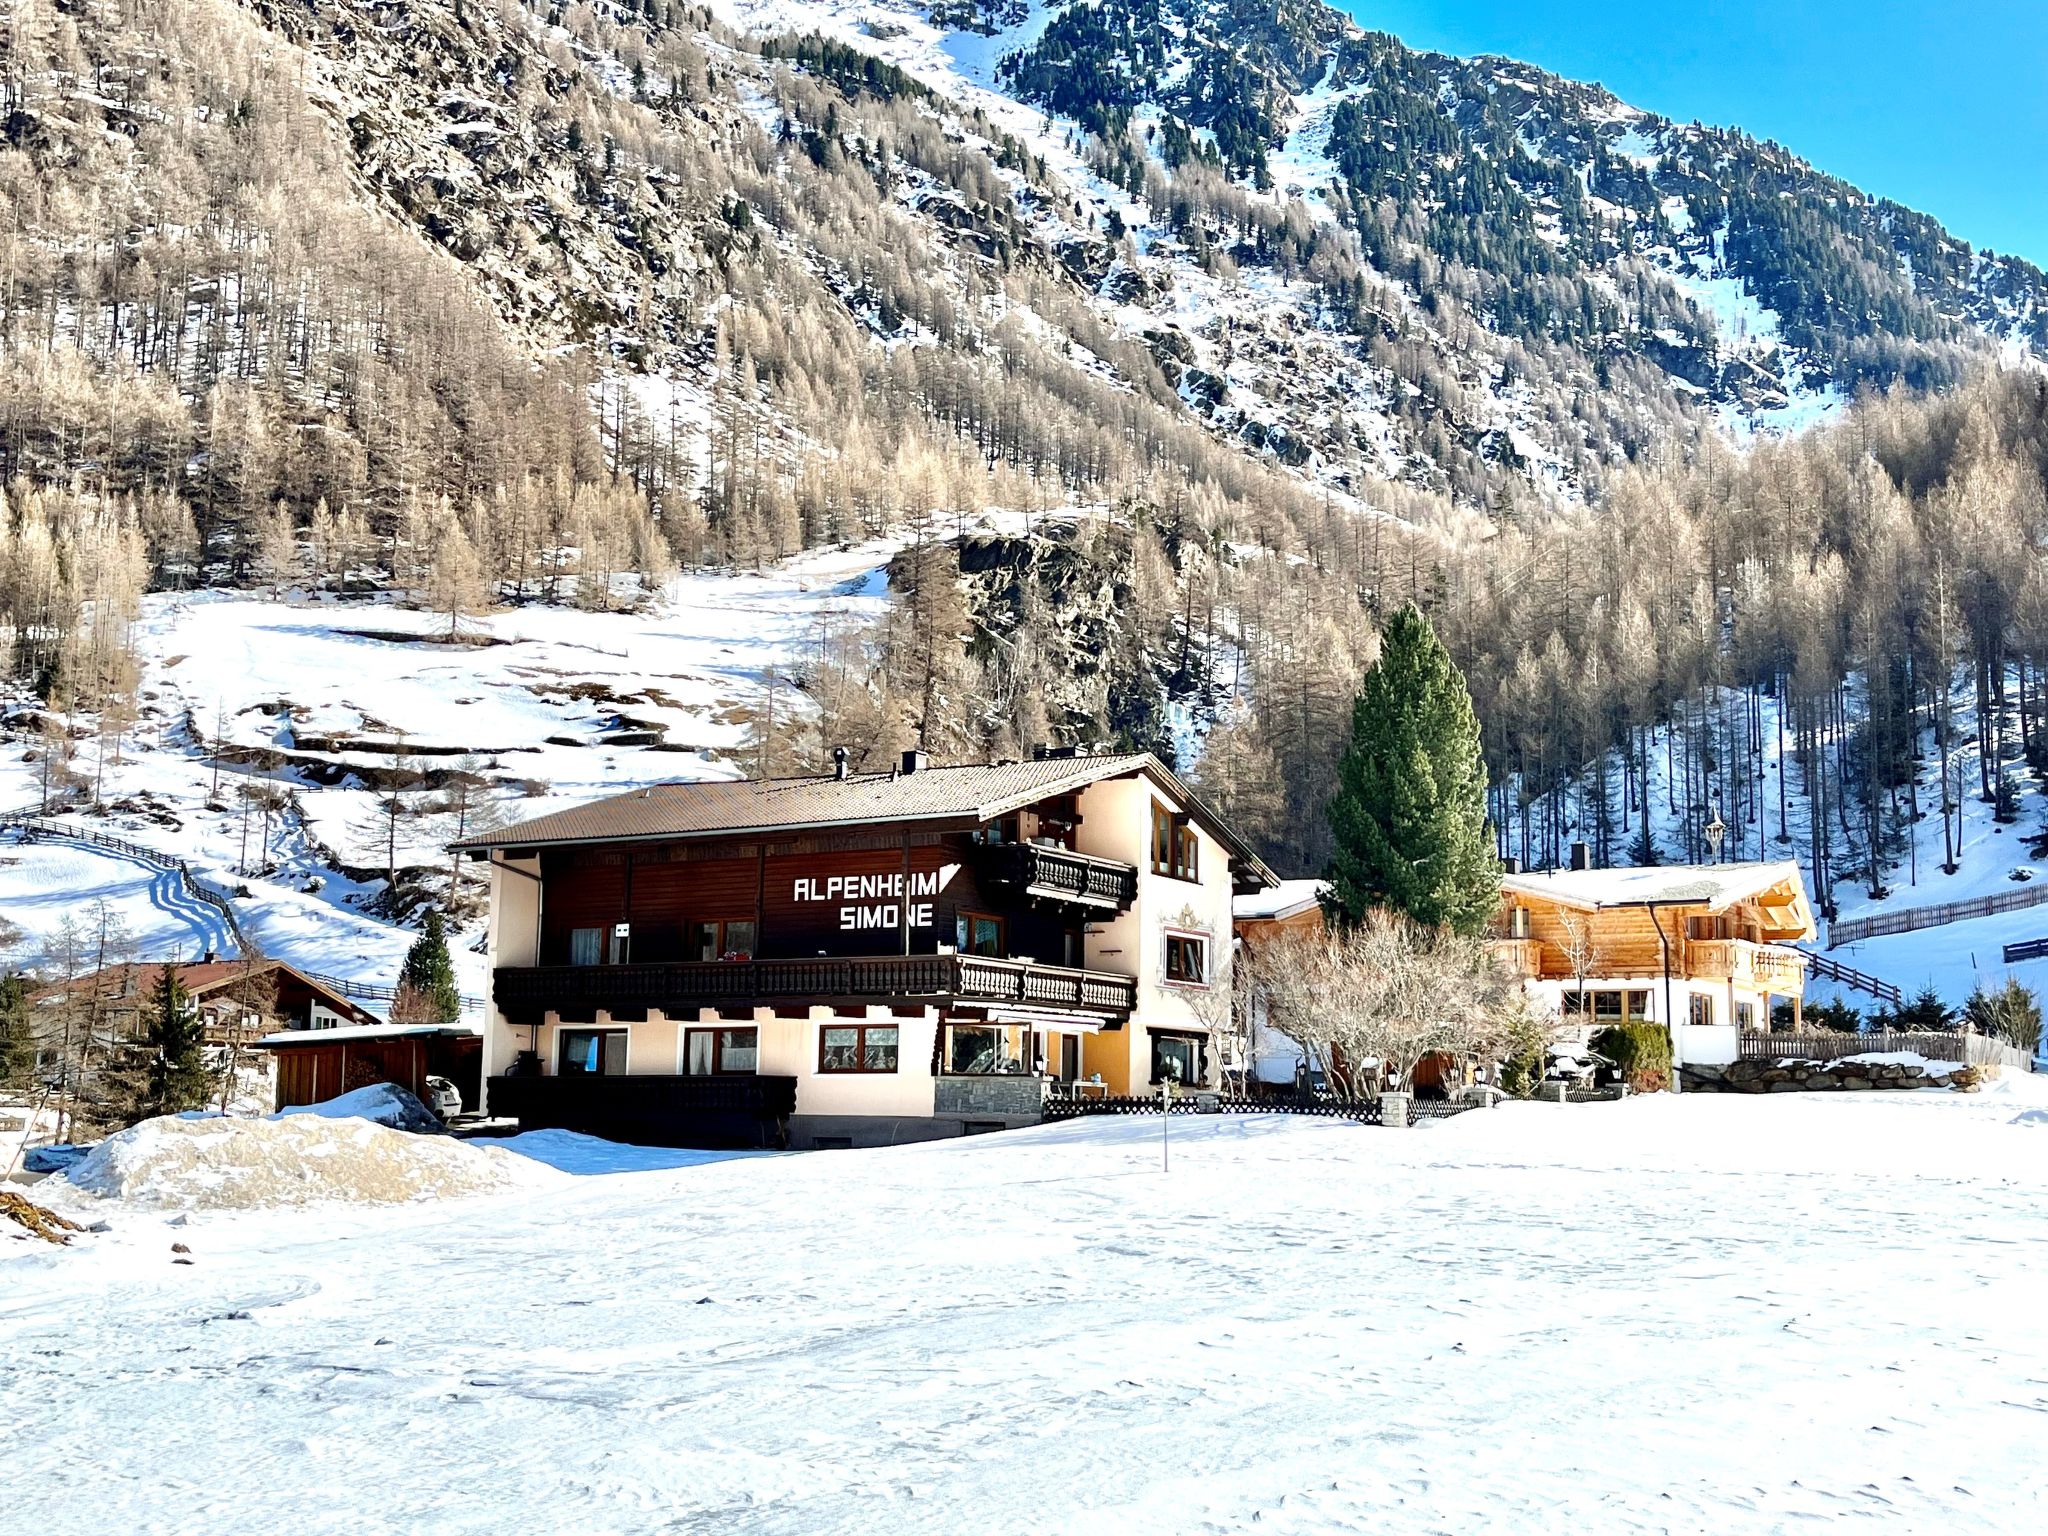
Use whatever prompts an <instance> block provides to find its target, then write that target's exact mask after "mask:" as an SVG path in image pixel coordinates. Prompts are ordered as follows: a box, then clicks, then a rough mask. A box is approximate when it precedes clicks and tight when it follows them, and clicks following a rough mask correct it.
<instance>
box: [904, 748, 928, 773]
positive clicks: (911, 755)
mask: <svg viewBox="0 0 2048 1536" xmlns="http://www.w3.org/2000/svg"><path fill="white" fill-rule="evenodd" d="M930 766H931V759H930V758H929V757H927V756H926V755H925V754H924V753H922V752H918V751H915V750H912V751H909V752H906V753H904V754H903V768H902V772H904V773H906V774H910V773H922V772H924V770H925V769H926V768H928V767H930Z"/></svg>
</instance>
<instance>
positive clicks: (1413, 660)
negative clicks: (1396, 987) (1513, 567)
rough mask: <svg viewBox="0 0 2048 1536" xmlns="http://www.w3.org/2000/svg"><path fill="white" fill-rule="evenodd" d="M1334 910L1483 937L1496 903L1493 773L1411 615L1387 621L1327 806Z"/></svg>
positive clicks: (1410, 611)
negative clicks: (1392, 915) (1490, 809)
mask: <svg viewBox="0 0 2048 1536" xmlns="http://www.w3.org/2000/svg"><path fill="white" fill-rule="evenodd" d="M1329 817H1330V830H1331V832H1332V834H1334V836H1335V840H1336V852H1335V854H1334V855H1333V857H1332V859H1331V864H1330V884H1331V887H1332V890H1331V905H1332V906H1333V907H1334V908H1335V909H1336V913H1337V915H1339V916H1341V917H1343V918H1345V919H1347V920H1349V921H1352V922H1356V921H1358V919H1360V918H1362V917H1363V916H1364V915H1365V914H1366V913H1367V912H1368V911H1369V910H1371V909H1372V908H1374V907H1384V908H1387V909H1389V910H1392V911H1395V912H1399V913H1402V914H1403V915H1405V916H1407V917H1411V918H1413V919H1414V920H1415V921H1417V922H1419V923H1423V924H1426V925H1428V926H1430V927H1433V928H1434V927H1449V928H1451V929H1452V930H1454V931H1455V932H1458V933H1462V934H1476V933H1478V932H1480V931H1481V930H1482V929H1483V928H1484V927H1485V926H1486V924H1487V922H1488V921H1489V920H1490V919H1491V918H1492V917H1493V915H1494V911H1495V909H1496V907H1497V906H1498V905H1499V902H1500V863H1499V861H1498V860H1497V859H1496V858H1495V857H1494V853H1493V841H1492V838H1491V836H1490V835H1489V834H1488V832H1487V827H1486V766H1485V763H1484V762H1483V761H1482V760H1481V758H1480V753H1479V720H1478V717H1477V716H1476V715H1474V714H1473V712H1472V696H1471V694H1470V693H1468V692H1467V691H1466V688H1465V679H1464V677H1463V676H1462V675H1460V673H1459V671H1458V669H1457V668H1456V667H1455V666H1454V665H1452V663H1451V658H1450V656H1449V655H1448V654H1447V653H1446V652H1445V650H1444V648H1443V645H1442V643H1441V642H1440V641H1438V639H1437V637H1436V631H1435V630H1433V629H1432V628H1431V627H1430V624H1429V621H1428V620H1427V619H1425V618H1424V617H1423V616H1422V614H1421V612H1420V611H1419V610H1418V609H1416V608H1415V607H1413V606H1412V605H1411V606H1409V607H1406V608H1403V609H1402V610H1401V611H1400V612H1399V613H1397V614H1395V615H1394V616H1393V618H1392V619H1391V620H1390V621H1388V624H1387V626H1386V629H1385V631H1384V632H1383V633H1382V634H1381V636H1380V659H1379V661H1378V663H1377V664H1376V665H1375V666H1374V667H1373V668H1372V670H1371V671H1370V672H1368V673H1366V675H1365V684H1364V687H1363V688H1362V689H1361V690H1360V692H1359V695H1358V699H1357V701H1356V702H1355V703H1354V704H1353V705H1352V710H1351V745H1350V746H1349V747H1348V748H1347V749H1346V750H1345V753H1344V758H1343V761H1342V762H1341V763H1340V764H1339V765H1338V769H1337V792H1336V794H1335V796H1334V797H1333V798H1332V799H1331V801H1330V810H1329Z"/></svg>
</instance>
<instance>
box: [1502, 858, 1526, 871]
mask: <svg viewBox="0 0 2048 1536" xmlns="http://www.w3.org/2000/svg"><path fill="white" fill-rule="evenodd" d="M1500 872H1501V873H1502V874H1504V875H1519V874H1520V873H1521V872H1522V861H1521V860H1520V859H1518V858H1516V857H1515V856H1514V855H1513V854H1509V855H1508V856H1507V857H1506V858H1504V859H1502V860H1501V861H1500Z"/></svg>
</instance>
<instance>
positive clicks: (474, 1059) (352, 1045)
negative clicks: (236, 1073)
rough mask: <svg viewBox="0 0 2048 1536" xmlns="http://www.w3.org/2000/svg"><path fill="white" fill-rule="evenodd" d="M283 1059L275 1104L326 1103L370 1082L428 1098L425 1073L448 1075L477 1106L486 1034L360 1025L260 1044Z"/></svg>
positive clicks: (293, 1033)
mask: <svg viewBox="0 0 2048 1536" xmlns="http://www.w3.org/2000/svg"><path fill="white" fill-rule="evenodd" d="M254 1043H255V1045H256V1046H257V1048H258V1049H260V1050H266V1051H269V1052H271V1053H272V1054H273V1055H274V1056H275V1057H276V1058H277V1108H279V1109H292V1108H295V1107H297V1106H299V1105H302V1104H324V1103H326V1102H327V1101H328V1100H329V1099H335V1098H339V1097H341V1095H342V1094H344V1093H349V1092H352V1091H353V1090H355V1089H357V1088H367V1087H369V1086H370V1085H371V1084H372V1083H396V1084H397V1085H398V1086H399V1087H401V1088H403V1089H405V1090H406V1091H407V1092H408V1093H410V1094H412V1095H413V1097H415V1098H417V1099H420V1100H422V1101H429V1095H428V1093H427V1079H428V1078H429V1077H445V1078H446V1079H448V1081H449V1082H451V1083H453V1084H454V1085H455V1088H456V1091H457V1092H459V1093H460V1094H461V1095H462V1104H463V1107H464V1108H465V1109H475V1108H476V1106H477V1097H478V1093H479V1090H480V1088H481V1087H482V1063H483V1035H482V1032H481V1031H480V1030H478V1029H477V1028H475V1027H474V1026H472V1025H467V1024H459V1023H458V1024H378V1023H374V1022H373V1023H369V1024H357V1025H343V1026H339V1027H337V1028H334V1029H286V1030H279V1031H278V1032H277V1033H275V1034H271V1035H265V1036H264V1037H263V1038H262V1039H261V1040H258V1041H256V1042H254Z"/></svg>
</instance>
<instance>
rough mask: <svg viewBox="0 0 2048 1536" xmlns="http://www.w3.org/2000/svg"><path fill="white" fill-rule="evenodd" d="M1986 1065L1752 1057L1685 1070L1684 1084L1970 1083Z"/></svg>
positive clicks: (1866, 1086) (1783, 1088) (1700, 1087)
mask: <svg viewBox="0 0 2048 1536" xmlns="http://www.w3.org/2000/svg"><path fill="white" fill-rule="evenodd" d="M1987 1070H1995V1069H1987V1068H1984V1067H1955V1068H1953V1069H1951V1070H1947V1071H1944V1070H1941V1069H1939V1068H1929V1067H1925V1066H1922V1065H1920V1064H1919V1063H1917V1062H1914V1063H1910V1064H1909V1063H1906V1062H1892V1061H1836V1062H1823V1061H1795V1060H1791V1059H1789V1058H1772V1057H1752V1058H1745V1059H1744V1060H1742V1061H1734V1062H1730V1063H1729V1064H1728V1065H1727V1066H1725V1067H1705V1066H1694V1065H1692V1064H1691V1063H1687V1064H1686V1066H1685V1067H1684V1069H1683V1074H1684V1086H1685V1088H1686V1090H1687V1091H1688V1092H1693V1093H1827V1092H1835V1093H1842V1092H1847V1093H1862V1092H1869V1091H1871V1090H1874V1089H1889V1088H1971V1087H1974V1086H1976V1082H1977V1079H1978V1077H1979V1076H1981V1075H1983V1074H1984V1073H1985V1072H1986V1071H1987Z"/></svg>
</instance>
